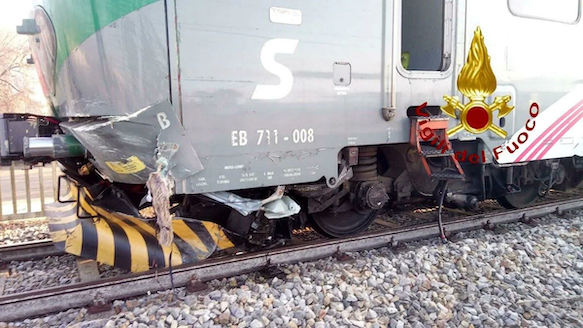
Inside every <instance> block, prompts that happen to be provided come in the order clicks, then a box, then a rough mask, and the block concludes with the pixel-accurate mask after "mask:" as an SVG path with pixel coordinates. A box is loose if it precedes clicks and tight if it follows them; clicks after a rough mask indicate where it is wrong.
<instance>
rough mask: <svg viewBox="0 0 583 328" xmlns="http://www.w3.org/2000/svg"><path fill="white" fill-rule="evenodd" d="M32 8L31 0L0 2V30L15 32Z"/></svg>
mask: <svg viewBox="0 0 583 328" xmlns="http://www.w3.org/2000/svg"><path fill="white" fill-rule="evenodd" d="M32 8H34V7H33V2H32V0H0V29H3V30H13V31H16V26H18V25H21V24H22V19H23V18H29V13H30V11H31V9H32Z"/></svg>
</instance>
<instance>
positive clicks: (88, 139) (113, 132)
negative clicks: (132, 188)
mask: <svg viewBox="0 0 583 328" xmlns="http://www.w3.org/2000/svg"><path fill="white" fill-rule="evenodd" d="M61 126H62V127H63V129H64V130H65V131H66V132H68V133H70V134H72V135H74V136H75V138H76V139H77V140H79V142H80V143H81V144H82V145H83V146H84V147H85V148H86V149H87V150H88V151H89V152H91V154H92V155H93V157H94V158H95V159H94V160H93V164H94V165H95V166H96V167H97V168H98V169H99V170H100V171H101V172H102V173H103V174H104V175H106V176H108V177H109V178H110V179H111V180H113V181H116V182H121V183H128V184H144V183H146V181H147V180H148V178H149V175H150V173H152V172H154V171H156V170H157V165H156V161H157V160H158V159H159V158H160V157H165V156H168V157H167V158H166V160H167V161H168V172H169V175H171V176H172V177H173V178H174V179H176V180H177V181H182V180H184V179H186V178H188V177H190V176H192V175H194V174H196V173H197V172H200V171H201V170H202V169H203V166H202V164H201V162H200V159H199V157H198V155H197V153H196V151H195V150H194V148H193V146H192V144H191V143H190V140H189V139H188V138H187V137H186V133H185V131H184V128H183V127H182V124H180V122H179V120H178V117H177V116H176V113H175V112H174V109H173V107H172V104H170V102H168V101H162V102H160V103H157V104H154V105H152V106H148V107H145V108H143V109H141V110H139V111H137V112H135V113H133V114H129V115H125V116H104V117H100V118H98V119H91V120H82V121H77V122H67V123H62V124H61Z"/></svg>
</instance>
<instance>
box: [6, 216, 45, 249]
mask: <svg viewBox="0 0 583 328" xmlns="http://www.w3.org/2000/svg"><path fill="white" fill-rule="evenodd" d="M50 238H51V236H50V234H49V225H48V221H47V219H46V218H37V219H23V220H15V221H1V220H0V245H14V244H20V243H23V242H28V241H37V240H43V239H50Z"/></svg>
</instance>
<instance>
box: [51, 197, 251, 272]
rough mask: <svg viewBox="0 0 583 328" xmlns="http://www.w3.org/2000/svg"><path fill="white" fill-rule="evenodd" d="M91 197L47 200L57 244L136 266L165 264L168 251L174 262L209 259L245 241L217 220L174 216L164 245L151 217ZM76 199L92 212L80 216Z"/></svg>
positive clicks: (123, 265) (85, 254)
mask: <svg viewBox="0 0 583 328" xmlns="http://www.w3.org/2000/svg"><path fill="white" fill-rule="evenodd" d="M73 189H74V188H73ZM76 194H77V193H76V192H73V195H76ZM80 194H81V195H83V193H80ZM71 198H73V197H71ZM77 201H80V203H79V204H77ZM90 202H91V200H90V199H89V198H88V197H87V196H82V197H80V199H79V200H70V201H68V202H66V203H54V204H51V205H47V207H46V213H47V219H48V221H49V230H50V234H51V238H52V239H53V242H54V243H55V246H56V247H57V248H59V249H61V250H63V251H65V252H66V253H70V254H74V255H77V256H81V257H84V258H88V259H93V260H96V261H98V262H101V263H105V264H108V265H111V266H115V267H118V268H122V269H126V270H129V271H132V272H140V271H147V270H150V269H154V268H164V267H167V266H169V264H170V262H169V259H170V253H172V266H175V265H181V264H188V263H195V262H197V261H200V260H204V259H207V258H209V257H210V256H211V255H213V254H215V253H216V252H218V251H221V250H225V249H229V248H233V247H236V246H237V245H240V244H241V243H242V239H241V238H239V237H238V236H236V235H234V234H232V233H230V232H229V231H227V230H225V229H223V228H222V227H221V226H219V225H218V224H216V223H213V222H208V221H200V220H195V219H187V218H174V220H173V221H172V225H173V231H174V239H173V243H172V244H171V245H170V246H169V247H163V246H161V245H160V244H159V243H158V239H157V237H156V230H155V227H154V225H153V221H152V222H146V221H144V220H142V219H139V218H137V217H133V216H129V215H126V214H121V213H111V212H108V211H106V210H104V209H103V208H101V207H98V206H95V205H90V204H89V203H90ZM77 205H79V207H80V209H82V210H83V211H84V212H86V213H88V214H89V216H91V217H90V218H80V217H79V216H78V207H77Z"/></svg>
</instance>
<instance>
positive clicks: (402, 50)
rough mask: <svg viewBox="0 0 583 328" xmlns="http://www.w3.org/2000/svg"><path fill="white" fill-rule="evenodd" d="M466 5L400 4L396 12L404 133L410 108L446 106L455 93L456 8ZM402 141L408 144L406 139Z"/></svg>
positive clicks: (444, 0)
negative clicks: (445, 102) (456, 6)
mask: <svg viewBox="0 0 583 328" xmlns="http://www.w3.org/2000/svg"><path fill="white" fill-rule="evenodd" d="M464 2H465V1H455V2H454V1H453V0H429V1H428V0H401V1H396V8H395V10H396V12H397V13H400V15H396V18H397V19H396V20H395V30H396V34H395V44H394V47H395V49H396V51H397V53H398V54H400V55H401V58H400V59H401V60H400V62H397V63H395V69H396V73H395V79H394V82H395V86H394V88H395V89H396V96H397V98H396V106H395V107H396V109H397V117H400V118H401V120H400V122H401V124H402V125H403V131H404V132H407V133H408V124H409V122H408V120H407V119H406V116H407V113H406V110H407V108H409V107H410V106H416V105H420V104H422V103H424V102H427V103H428V104H429V105H433V106H439V105H443V104H444V102H443V96H444V95H450V94H452V92H454V91H455V82H456V81H455V79H454V78H455V71H456V67H455V66H456V62H455V61H454V59H455V56H454V53H455V52H454V51H455V47H454V37H455V36H456V31H455V27H456V24H457V20H456V17H455V15H454V13H455V11H456V10H455V9H456V8H455V7H454V6H455V5H459V6H460V7H462V6H463V5H464V4H463V3H464ZM457 9H459V8H457ZM460 24H463V22H460ZM462 55H463V54H462ZM462 63H463V61H462ZM454 95H455V94H454ZM402 138H403V140H404V141H405V140H407V136H406V135H403V136H402Z"/></svg>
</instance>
